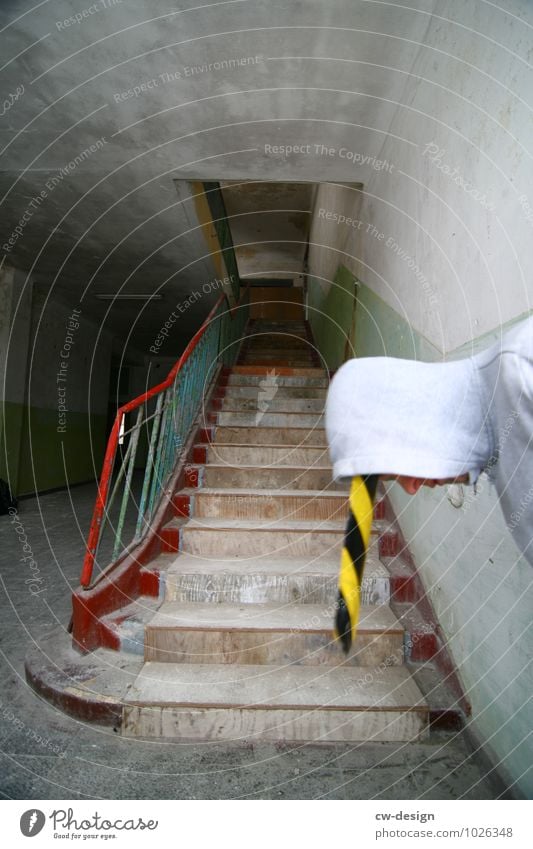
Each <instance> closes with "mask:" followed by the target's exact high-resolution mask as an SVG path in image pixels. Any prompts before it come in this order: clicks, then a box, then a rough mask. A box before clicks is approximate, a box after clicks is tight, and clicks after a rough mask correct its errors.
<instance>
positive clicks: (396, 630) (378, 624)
mask: <svg viewBox="0 0 533 849" xmlns="http://www.w3.org/2000/svg"><path fill="white" fill-rule="evenodd" d="M331 608H332V609H331V610H328V609H325V608H324V605H323V604H299V603H293V602H291V603H288V604H279V603H275V602H267V603H262V604H244V603H242V604H231V603H230V604H225V603H220V604H213V603H211V602H179V601H165V602H163V604H162V605H161V607H160V608H159V610H158V611H157V613H156V614H155V615H154V617H153V619H152V620H151V621H150V622H149V624H148V625H147V628H148V630H150V631H154V630H156V629H171V630H176V631H177V630H183V629H186V630H191V629H195V630H196V629H198V630H206V629H219V628H224V629H235V630H238V631H239V632H242V631H275V632H286V631H293V630H294V629H298V631H302V632H307V633H310V632H313V633H316V632H318V633H324V632H327V633H329V634H332V639H333V615H334V611H333V600H332V604H331ZM357 630H358V633H359V634H364V633H369V632H370V633H376V634H380V633H383V632H384V631H385V632H386V633H387V634H403V628H402V626H401V625H400V623H399V622H398V620H397V619H396V617H395V615H394V613H393V612H392V610H391V609H390V607H388V606H387V605H386V604H376V605H368V606H367V605H361V608H360V613H359V624H358V629H357Z"/></svg>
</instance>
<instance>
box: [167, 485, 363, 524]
mask: <svg viewBox="0 0 533 849" xmlns="http://www.w3.org/2000/svg"><path fill="white" fill-rule="evenodd" d="M182 494H184V495H189V497H190V498H192V499H193V500H192V502H191V516H194V517H195V518H212V519H223V518H225V517H231V518H232V519H263V520H276V519H286V520H289V521H300V520H304V521H314V522H321V521H323V520H324V519H326V520H327V519H333V520H336V521H339V522H340V521H342V522H345V521H346V519H347V517H348V499H347V495H345V494H344V493H336V492H324V493H317V492H314V491H313V490H303V491H302V490H294V491H291V490H283V489H278V490H276V489H272V490H266V491H265V490H261V489H254V490H251V489H230V488H226V489H223V488H222V489H210V488H207V487H202V488H200V489H186V490H182Z"/></svg>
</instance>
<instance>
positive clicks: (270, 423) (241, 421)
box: [216, 412, 324, 428]
mask: <svg viewBox="0 0 533 849" xmlns="http://www.w3.org/2000/svg"><path fill="white" fill-rule="evenodd" d="M258 416H259V422H258ZM258 423H260V424H261V425H262V426H263V427H301V428H304V427H305V428H313V427H320V428H323V427H324V416H323V415H322V414H321V413H262V412H259V414H258V413H255V412H244V413H231V412H230V413H224V412H220V413H216V424H218V425H223V426H231V425H234V426H238V427H254V426H256V425H257V424H258Z"/></svg>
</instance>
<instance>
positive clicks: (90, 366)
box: [0, 273, 112, 495]
mask: <svg viewBox="0 0 533 849" xmlns="http://www.w3.org/2000/svg"><path fill="white" fill-rule="evenodd" d="M14 279H15V282H16V284H17V285H16V289H15V290H14V294H13V303H12V307H11V315H10V317H9V321H10V330H11V334H10V335H9V334H6V333H5V331H4V332H3V333H2V341H3V345H2V350H3V368H2V376H4V375H5V376H6V382H5V394H4V410H5V419H4V424H5V427H4V429H3V433H2V456H1V461H2V470H1V471H0V475H1V476H2V477H5V478H7V479H8V480H9V481H10V484H11V487H12V489H13V491H14V492H15V493H16V494H17V495H23V494H26V493H32V492H35V491H44V490H47V489H52V488H54V487H59V486H65V485H66V484H67V483H68V484H74V483H78V482H81V481H86V480H91V479H93V478H94V477H95V476H98V475H99V474H100V470H101V464H102V459H103V451H104V447H105V439H106V426H107V412H108V388H109V373H110V366H111V347H112V340H111V337H110V336H109V334H106V333H103V334H102V333H101V332H100V328H99V327H98V325H97V324H96V323H94V322H93V321H91V320H89V319H87V318H85V317H84V315H83V310H81V309H80V304H79V303H76V302H72V303H69V302H68V301H67V300H65V299H64V298H62V297H60V296H58V295H51V296H48V295H47V292H46V291H45V290H44V289H43V288H41V287H38V286H36V285H34V286H33V288H32V287H31V286H30V284H29V283H28V282H27V281H26V278H25V275H22V274H20V273H15V278H14ZM21 295H22V297H21ZM4 300H5V298H4ZM24 329H26V333H25V334H24Z"/></svg>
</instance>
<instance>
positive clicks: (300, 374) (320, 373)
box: [231, 363, 328, 385]
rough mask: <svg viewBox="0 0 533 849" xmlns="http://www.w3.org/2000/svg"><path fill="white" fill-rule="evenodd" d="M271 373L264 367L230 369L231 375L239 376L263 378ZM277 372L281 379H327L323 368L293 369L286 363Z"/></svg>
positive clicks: (253, 366) (247, 366) (246, 366)
mask: <svg viewBox="0 0 533 849" xmlns="http://www.w3.org/2000/svg"><path fill="white" fill-rule="evenodd" d="M271 371H272V369H271V368H269V367H268V366H265V365H263V366H261V365H236V366H233V367H232V369H231V374H240V375H243V376H245V375H254V376H261V377H264V375H266V374H269V373H270V372H271ZM278 372H279V374H280V376H283V377H297V378H305V379H306V380H312V379H315V380H316V379H320V378H327V377H328V373H327V372H326V371H325V369H323V368H318V367H313V368H294V367H293V366H291V365H288V364H287V363H285V365H282V366H280V367H279V369H278ZM311 385H312V384H311Z"/></svg>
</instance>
